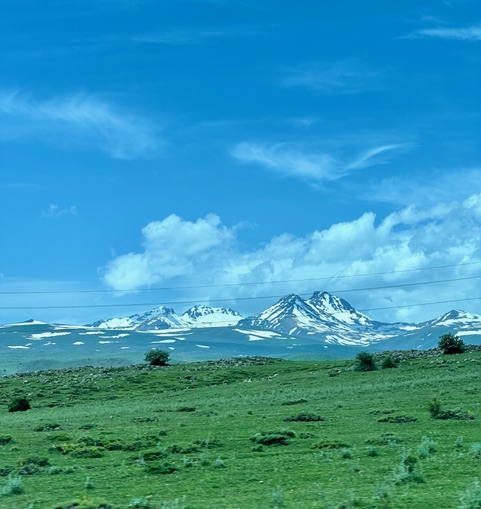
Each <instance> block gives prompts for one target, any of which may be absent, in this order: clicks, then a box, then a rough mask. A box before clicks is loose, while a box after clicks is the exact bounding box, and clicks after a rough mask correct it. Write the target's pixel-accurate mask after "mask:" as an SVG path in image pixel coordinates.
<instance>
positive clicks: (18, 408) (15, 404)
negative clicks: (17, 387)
mask: <svg viewBox="0 0 481 509" xmlns="http://www.w3.org/2000/svg"><path fill="white" fill-rule="evenodd" d="M25 410H30V403H29V402H28V400H27V399H26V398H15V399H12V401H11V402H10V404H9V405H8V411H9V412H25Z"/></svg>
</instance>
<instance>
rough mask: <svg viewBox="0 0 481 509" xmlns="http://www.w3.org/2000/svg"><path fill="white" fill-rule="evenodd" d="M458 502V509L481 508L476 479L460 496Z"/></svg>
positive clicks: (480, 489) (480, 495) (480, 496)
mask: <svg viewBox="0 0 481 509" xmlns="http://www.w3.org/2000/svg"><path fill="white" fill-rule="evenodd" d="M459 502H460V504H459V505H458V509H478V508H479V507H481V485H480V484H479V480H478V479H476V480H475V481H474V483H473V484H472V485H471V486H470V487H469V488H468V489H467V490H466V491H465V492H464V493H463V495H461V498H460V500H459Z"/></svg>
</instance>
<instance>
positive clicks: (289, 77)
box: [280, 60, 384, 94]
mask: <svg viewBox="0 0 481 509" xmlns="http://www.w3.org/2000/svg"><path fill="white" fill-rule="evenodd" d="M284 73H285V75H284V77H283V78H282V79H281V82H280V83H281V85H283V86H286V87H305V88H309V89H311V90H314V91H316V92H319V93H322V94H354V93H360V92H365V91H367V90H379V89H380V88H382V86H383V85H382V82H383V74H384V73H383V72H381V71H380V70H376V69H372V68H370V67H368V66H367V65H365V64H364V63H362V62H359V61H356V60H345V61H340V62H330V63H327V62H313V63H308V64H303V65H300V66H298V67H291V68H287V69H285V71H284Z"/></svg>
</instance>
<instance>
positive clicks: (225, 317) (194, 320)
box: [181, 305, 242, 327]
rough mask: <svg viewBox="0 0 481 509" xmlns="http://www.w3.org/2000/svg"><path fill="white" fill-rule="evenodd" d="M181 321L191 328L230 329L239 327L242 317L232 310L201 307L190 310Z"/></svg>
mask: <svg viewBox="0 0 481 509" xmlns="http://www.w3.org/2000/svg"><path fill="white" fill-rule="evenodd" d="M181 319H182V321H183V322H184V323H185V324H186V325H188V326H189V327H228V326H230V325H237V323H238V322H239V320H241V319H242V316H241V315H240V314H239V313H238V312H237V311H234V310H233V309H230V308H213V307H210V306H205V305H199V306H194V307H192V308H190V309H188V310H187V311H186V312H185V313H183V314H182V315H181Z"/></svg>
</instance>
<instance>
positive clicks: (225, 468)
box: [0, 352, 481, 509]
mask: <svg viewBox="0 0 481 509" xmlns="http://www.w3.org/2000/svg"><path fill="white" fill-rule="evenodd" d="M354 365H355V361H353V360H343V361H315V362H314V361H302V362H300V361H299V362H296V361H285V360H282V361H280V360H275V359H267V358H245V359H237V360H230V359H227V360H224V361H212V362H202V363H191V364H178V365H171V366H167V367H153V366H149V365H146V364H143V365H135V366H130V367H117V368H93V367H85V368H72V369H63V370H50V371H42V372H35V373H26V374H22V375H17V376H6V377H3V378H0V390H1V397H2V405H1V410H0V508H2V509H100V508H103V509H127V508H137V509H149V508H151V509H154V508H155V509H160V508H163V509H168V508H177V509H207V508H209V509H211V508H216V509H217V508H219V509H237V508H239V509H245V508H247V509H257V508H259V509H260V508H263V509H264V508H286V509H288V508H303V509H321V508H325V509H334V508H337V509H341V508H344V509H348V508H357V507H359V508H392V509H396V508H406V507H409V508H424V509H434V508H436V509H438V508H445V509H448V508H458V509H474V508H479V507H481V505H480V504H481V488H480V486H479V483H478V482H477V478H478V477H479V476H480V474H481V425H480V423H481V399H480V394H481V384H480V375H481V353H480V352H470V353H464V354H459V355H439V356H435V357H426V358H409V357H408V358H405V359H404V360H402V361H401V362H400V363H399V365H398V366H397V367H395V368H391V369H378V370H375V371H369V372H358V371H355V370H354V369H353V367H354ZM20 397H23V398H26V399H27V400H28V401H29V403H30V405H31V409H29V410H27V411H19V412H9V411H8V406H9V404H10V403H11V402H12V400H14V399H15V398H20ZM434 399H435V402H434V404H433V400H434ZM433 409H435V410H433Z"/></svg>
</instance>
